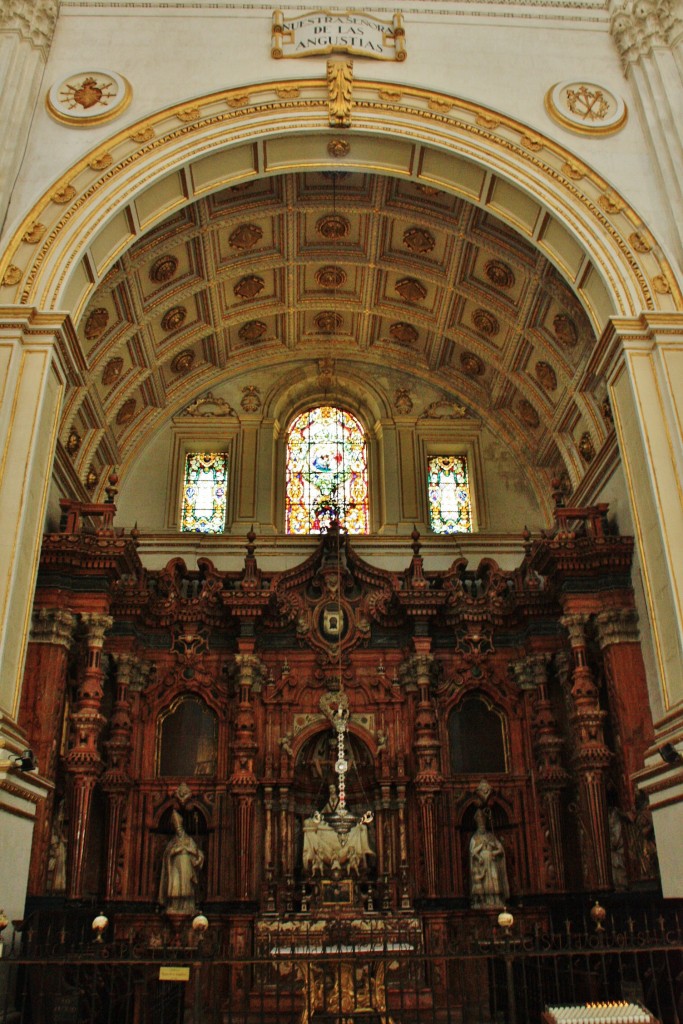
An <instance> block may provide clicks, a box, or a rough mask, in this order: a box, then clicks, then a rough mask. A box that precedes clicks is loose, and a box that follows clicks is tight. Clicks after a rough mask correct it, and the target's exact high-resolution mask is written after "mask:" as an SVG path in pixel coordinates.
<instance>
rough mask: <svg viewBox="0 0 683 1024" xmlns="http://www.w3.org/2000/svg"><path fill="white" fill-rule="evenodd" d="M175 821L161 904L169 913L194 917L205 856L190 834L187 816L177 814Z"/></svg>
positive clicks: (164, 865) (161, 884)
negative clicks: (185, 818) (185, 817)
mask: <svg viewBox="0 0 683 1024" xmlns="http://www.w3.org/2000/svg"><path fill="white" fill-rule="evenodd" d="M171 822H172V823H173V828H174V829H175V836H174V837H173V838H172V839H169V841H168V843H167V844H166V849H165V850H164V856H163V860H162V863H161V878H160V880H159V903H160V904H161V905H162V907H164V909H165V910H166V913H167V914H194V912H195V910H196V909H197V892H198V889H199V872H200V871H201V869H202V867H203V865H204V854H203V853H202V851H201V850H200V849H199V847H198V846H197V844H196V843H195V841H194V839H193V838H192V836H188V834H187V833H186V831H185V828H184V825H183V817H182V815H181V814H179V813H178V811H173V814H172V815H171Z"/></svg>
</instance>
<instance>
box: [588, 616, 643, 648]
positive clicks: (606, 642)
mask: <svg viewBox="0 0 683 1024" xmlns="http://www.w3.org/2000/svg"><path fill="white" fill-rule="evenodd" d="M595 622H596V625H597V627H598V639H599V642H600V647H601V648H602V649H603V650H604V649H605V648H606V647H611V646H612V645H613V644H634V643H638V641H639V640H640V633H639V631H638V615H637V613H636V611H635V610H634V609H633V608H610V609H609V610H608V611H604V612H599V613H598V614H597V615H596V616H595Z"/></svg>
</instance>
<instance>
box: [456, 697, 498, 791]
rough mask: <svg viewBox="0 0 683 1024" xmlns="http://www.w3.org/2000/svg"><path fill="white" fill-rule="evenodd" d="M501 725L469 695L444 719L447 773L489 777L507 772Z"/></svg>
mask: <svg viewBox="0 0 683 1024" xmlns="http://www.w3.org/2000/svg"><path fill="white" fill-rule="evenodd" d="M505 733H506V729H505V722H504V719H503V716H502V715H501V713H500V712H499V711H497V710H496V709H495V708H493V707H492V706H491V704H490V703H489V702H488V701H487V700H485V699H484V698H483V697H482V696H481V695H479V694H477V695H474V694H469V695H468V696H467V697H466V698H465V699H464V700H463V701H462V702H461V703H460V704H458V706H457V707H455V708H454V709H453V711H452V712H451V714H450V717H449V719H448V739H449V746H450V755H451V771H452V773H453V774H454V775H465V774H475V775H479V774H481V775H489V774H495V773H497V772H506V771H507V770H508V757H507V744H506V741H505Z"/></svg>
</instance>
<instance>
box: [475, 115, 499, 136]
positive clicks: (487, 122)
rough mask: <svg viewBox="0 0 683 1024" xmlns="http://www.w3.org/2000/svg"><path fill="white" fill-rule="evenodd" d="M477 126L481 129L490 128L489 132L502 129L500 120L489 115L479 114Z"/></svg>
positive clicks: (476, 120) (476, 118)
mask: <svg viewBox="0 0 683 1024" xmlns="http://www.w3.org/2000/svg"><path fill="white" fill-rule="evenodd" d="M474 120H475V122H476V124H478V125H479V127H480V128H488V129H489V131H492V132H493V131H495V130H496V128H500V119H499V118H497V117H489V115H488V114H477V116H476V117H475V119H474Z"/></svg>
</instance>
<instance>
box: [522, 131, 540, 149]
mask: <svg viewBox="0 0 683 1024" xmlns="http://www.w3.org/2000/svg"><path fill="white" fill-rule="evenodd" d="M519 141H520V142H521V143H522V145H523V146H524V148H525V149H530V150H531V152H532V153H538V152H539V150H541V149H543V142H542V140H541V139H539V138H538V137H537V136H536V135H522V137H521V139H520V140H519Z"/></svg>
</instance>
